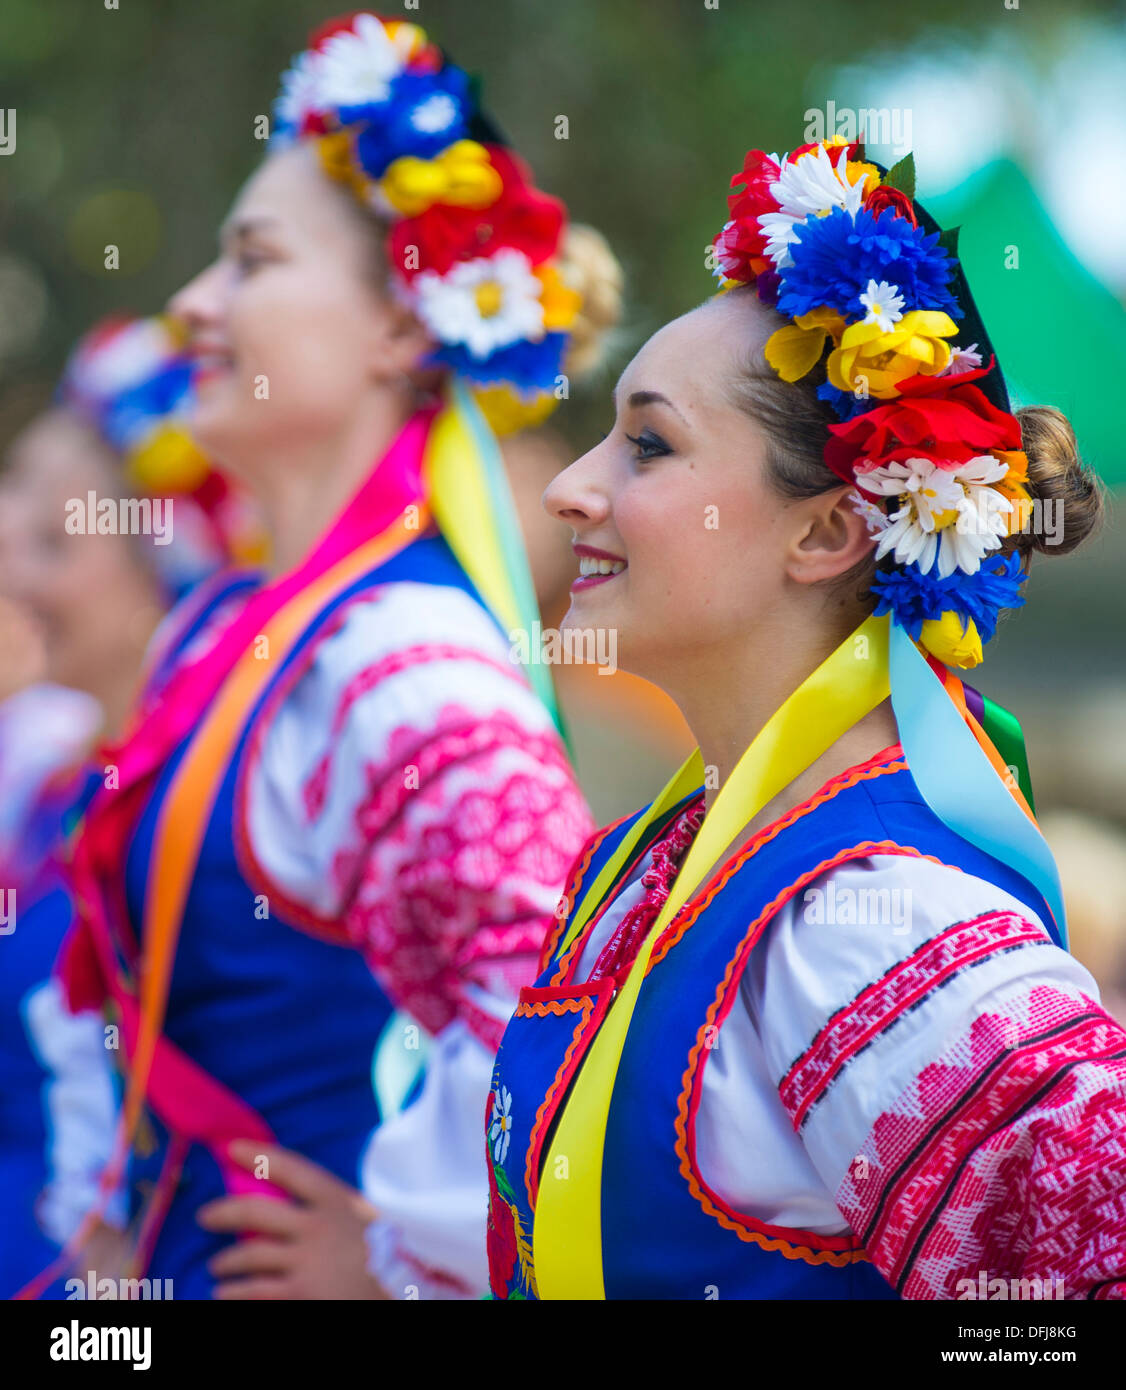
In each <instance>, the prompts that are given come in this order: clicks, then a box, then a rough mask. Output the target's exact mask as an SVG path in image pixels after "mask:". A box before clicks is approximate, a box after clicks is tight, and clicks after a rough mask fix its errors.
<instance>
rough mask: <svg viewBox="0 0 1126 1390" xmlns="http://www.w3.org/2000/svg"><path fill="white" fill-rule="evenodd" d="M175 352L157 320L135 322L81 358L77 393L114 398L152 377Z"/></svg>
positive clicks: (161, 324) (164, 328)
mask: <svg viewBox="0 0 1126 1390" xmlns="http://www.w3.org/2000/svg"><path fill="white" fill-rule="evenodd" d="M174 352H175V344H174V343H173V340H172V337H171V336H170V334H169V332H168V329H167V328H166V327H165V325H164V324H163V323H162V322H161V320H160V319H158V318H145V319H138V320H136V321H135V322H133V323H129V324H126V325H125V326H124V327H123V328H122V329H120V330H119V331H118V332H117V333H115V334H114V335H113V336H112V337H111V338H106V339H104V340H103V341H102V342H101V343H99V344H97V345H96V346H95V347H94V349H93V350H92V351H90V353H89V356H87V357H84V359H83V360H82V361H81V362H80V363H79V364H78V369H77V371H76V372H75V378H76V382H75V384H76V386H77V388H78V390H79V391H81V392H83V393H86V392H89V393H90V394H92V395H94V396H96V397H103V398H104V397H106V396H116V395H118V394H119V393H120V392H122V391H125V390H128V389H129V388H130V387H132V386H136V385H137V384H138V383H139V382H142V381H144V380H145V378H146V377H148V376H151V375H152V374H153V372H154V371H155V370H156V367H157V365H158V364H159V363H162V362H166V361H168V360H170V358H171V357H172V355H173V353H174Z"/></svg>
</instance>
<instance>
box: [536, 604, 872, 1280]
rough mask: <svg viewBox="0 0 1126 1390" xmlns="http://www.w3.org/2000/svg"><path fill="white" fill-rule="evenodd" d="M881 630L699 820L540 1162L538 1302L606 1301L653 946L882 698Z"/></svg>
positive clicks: (576, 923) (771, 734)
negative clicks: (731, 851) (609, 1192)
mask: <svg viewBox="0 0 1126 1390" xmlns="http://www.w3.org/2000/svg"><path fill="white" fill-rule="evenodd" d="M888 621H889V620H888V618H887V616H886V615H885V616H883V617H874V616H873V617H869V618H866V619H865V620H864V622H863V623H861V624H860V626H859V627H858V628H857V629H856V630H855V631H854V632H852V633H850V634H849V636H848V637H846V638H845V640H844V641H843V642H842V643H841V645H840V646H839V647H838V648H837V649H836V651H834V652H833V653H832V654H831V655H830V656H829V657H827V658H826V659H825V661H823V662H822V663H821V665H820V666H818V668H817V669H816V670H815V671H814V672H813V673H812V674H811V675H810V676H809V677H808V678H807V679H806V680H805V681H803V682H802V684H801V685H800V686H799V687H798V689H797V690H795V691H794V692H793V694H792V695H791V696H790V697H789V698H788V699H787V700H786V701H785V702H784V703H783V704H782V705H781V706H780V708H779V709H777V710H776V711H775V712H774V714H773V715H772V716H771V718H770V719H769V720H768V721H767V723H766V725H765V726H764V727H763V728H762V729H761V730H760V732H759V733H758V734H757V735H756V736H755V739H754V741H753V742H752V743H751V746H750V747H749V748H748V749H747V751H746V752H745V753H744V754H743V756H742V757H741V758H740V760H739V762H738V763H737V765H736V767H735V769H734V771H733V772H732V774H731V776H730V777H729V778H728V780H727V782H726V783H725V784H724V786H723V788H722V789H721V791H720V793H719V796H718V797H717V798H716V800H715V803H714V804H713V806H712V808H711V810H710V811H709V812H708V814H707V815H706V816H705V818H704V822H703V824H702V825H701V827H700V830H699V833H698V834H697V836H696V839H695V841H694V842H693V844H692V847H691V849H690V850H689V852H688V855H687V857H686V858H685V861H684V864H683V865H682V866H681V869H680V872H679V873H678V875H677V877H676V880H675V882H674V884H673V889H672V892H671V893H670V894H669V898H668V901H667V902H666V903H665V905H664V907H663V908H662V910H661V913H660V915H659V916H658V918H657V920H656V922H655V923H654V925H653V928H652V930H651V931H650V933H649V935H648V936H647V937H646V940H645V942H644V944H643V945H642V948H641V950H640V951H639V952H638V955H637V959H636V960H635V961H634V964H633V967H632V968H631V970H630V972H629V975H628V976H627V978H626V981H625V983H624V984H623V985H622V987H621V991H620V993H619V995H618V997H617V999H616V1000H615V1001H614V1004H613V1006H612V1007H611V1009H610V1012H609V1013H608V1014H607V1016H606V1019H605V1021H604V1022H603V1024H602V1027H601V1028H600V1030H599V1032H598V1034H597V1036H596V1037H595V1039H594V1041H593V1042H592V1043H591V1046H590V1051H589V1053H588V1055H587V1058H586V1061H585V1062H584V1063H583V1066H582V1068H581V1069H580V1071H579V1073H578V1075H577V1077H576V1078H575V1082H574V1086H573V1088H572V1091H571V1095H570V1097H569V1099H568V1101H567V1103H566V1107H565V1109H564V1110H563V1112H562V1114H561V1116H560V1119H559V1123H558V1126H557V1128H556V1132H555V1138H554V1140H553V1141H552V1144H551V1148H550V1151H549V1153H548V1155H547V1159H546V1162H545V1163H544V1168H543V1173H544V1177H543V1181H542V1182H541V1184H540V1189H539V1200H538V1202H537V1206H536V1220H535V1230H534V1235H533V1243H534V1264H535V1268H536V1280H537V1284H538V1287H539V1293H540V1297H541V1298H544V1299H547V1298H571V1299H599V1298H605V1296H606V1293H605V1285H604V1283H603V1272H602V1154H603V1148H604V1145H605V1139H606V1124H607V1119H608V1117H609V1113H610V1099H611V1095H612V1092H613V1089H614V1080H615V1077H616V1076H617V1071H618V1066H619V1064H620V1061H621V1056H622V1049H623V1047H624V1046H625V1040H626V1034H627V1032H628V1030H629V1025H630V1020H631V1018H632V1017H633V1011H634V1007H635V1006H636V1003H637V998H638V994H639V992H640V990H641V986H642V982H643V981H644V979H645V973H646V970H647V968H648V965H649V960H650V958H651V956H652V953H653V948H654V946H655V945H656V942H657V940H658V939H659V937H660V936H661V933H662V932H663V931H664V930H665V927H666V926H667V925H668V924H669V922H670V921H671V920H672V919H673V917H674V916H675V915H676V914H677V913H678V912H679V911H680V909H681V908H682V907H683V906H684V904H685V903H686V902H687V901H688V900H689V898H690V897H691V896H692V895H693V893H694V892H695V891H696V889H697V888H698V887H699V886H700V884H701V882H702V880H703V877H704V875H705V874H706V873H707V872H708V870H709V869H710V868H711V867H712V865H713V864H715V862H716V860H717V859H718V858H719V856H720V855H721V854H723V853H724V851H725V850H727V849H728V847H729V846H731V844H732V842H733V841H735V839H736V838H737V837H738V836H739V835H740V834H741V832H742V831H743V830H744V829H745V828H746V826H747V824H748V822H749V821H751V820H753V819H754V817H755V816H756V815H757V814H758V813H759V811H761V810H762V808H763V807H764V806H766V805H767V804H768V803H769V802H770V801H772V800H773V798H774V797H775V796H777V795H778V793H779V792H781V791H782V790H783V789H784V788H785V787H787V786H789V785H790V783H791V782H793V781H794V780H795V778H797V777H798V776H800V775H801V773H803V772H804V771H805V770H806V769H807V768H808V767H810V766H811V765H812V764H813V763H814V762H816V761H817V759H818V758H819V757H820V756H821V755H822V754H823V753H824V752H826V751H827V750H828V749H829V748H830V747H832V745H833V744H834V743H836V741H837V739H839V738H840V737H841V735H842V734H844V733H846V732H847V731H848V730H849V729H851V728H852V727H853V725H854V724H857V723H859V721H860V720H861V719H863V718H864V716H865V715H867V714H869V713H870V712H871V711H872V710H873V709H875V708H876V706H877V705H878V704H880V703H881V701H883V700H885V699H887V698H888V695H889V694H890V686H889V681H888ZM703 770H704V768H703V762H702V760H701V757H700V752H699V749H697V750H696V751H695V752H694V753H693V754H692V755H691V756H690V757H689V758H688V760H687V761H686V762H685V764H684V765H683V767H681V768H680V770H679V771H678V772H677V773H676V775H675V776H674V777H673V778H672V779H671V780H670V782H669V783H668V785H667V786H666V787H665V789H664V791H663V792H662V793H661V795H660V796H659V797H658V798H657V800H656V801H655V802H654V803H653V805H652V807H650V809H649V811H648V812H647V813H646V815H645V816H643V817H641V818H640V819H639V821H638V823H637V824H636V825H635V826H634V827H633V828H632V830H631V832H630V834H629V835H628V836H627V837H626V839H625V841H624V842H623V844H622V845H621V846H619V848H618V850H617V851H616V853H615V854H614V855H613V856H612V858H611V860H610V862H609V863H608V864H607V865H606V866H605V868H604V869H603V870H602V872H601V873H600V874H599V875H598V877H597V878H596V879H595V881H594V883H593V884H592V886H591V889H590V891H589V892H588V893H587V894H586V895H585V897H584V898H583V901H582V903H581V905H579V907H578V908H577V909H576V912H575V917H574V920H573V921H572V924H571V927H570V929H569V930H568V932H567V935H566V937H565V939H564V946H566V945H567V944H569V943H570V942H571V941H572V940H573V939H574V937H575V936H576V934H577V933H578V932H579V931H580V930H581V929H582V926H583V925H585V923H586V922H587V921H588V920H589V919H590V915H591V913H592V912H593V911H594V909H595V907H596V906H597V904H598V902H599V901H600V899H601V898H602V897H603V896H604V894H605V892H606V891H607V890H608V889H609V888H610V886H611V885H612V884H613V883H614V881H615V879H616V878H617V876H618V875H619V874H620V873H621V871H622V869H623V868H624V866H625V865H626V864H627V863H628V862H629V860H630V858H631V857H632V855H633V852H634V849H635V847H636V845H637V844H638V843H639V842H640V841H641V839H642V836H643V835H644V834H645V832H646V831H647V830H648V828H649V827H650V826H651V825H652V824H653V823H654V822H655V821H657V820H658V819H659V818H660V817H661V816H662V815H664V814H665V813H666V812H667V811H668V810H669V809H670V808H671V807H673V806H675V805H676V803H677V802H678V801H680V800H682V799H683V797H685V796H686V795H688V793H689V792H690V791H692V790H693V788H694V787H696V786H699V784H700V779H701V775H702V773H703ZM564 1175H565V1176H564Z"/></svg>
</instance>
